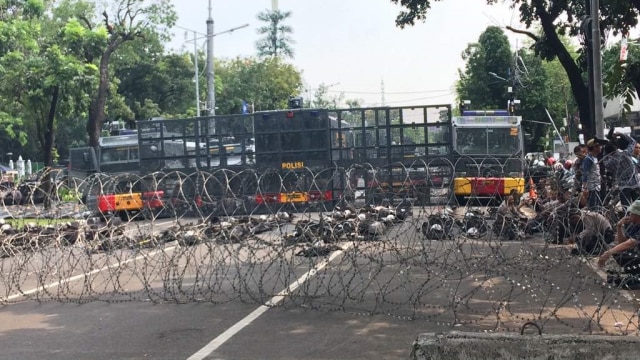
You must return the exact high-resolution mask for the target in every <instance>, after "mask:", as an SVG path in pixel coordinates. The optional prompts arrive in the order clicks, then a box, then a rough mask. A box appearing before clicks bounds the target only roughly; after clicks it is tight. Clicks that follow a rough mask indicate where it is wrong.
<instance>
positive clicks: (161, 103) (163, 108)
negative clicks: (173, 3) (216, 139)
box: [109, 35, 203, 120]
mask: <svg viewBox="0 0 640 360" xmlns="http://www.w3.org/2000/svg"><path fill="white" fill-rule="evenodd" d="M148 38H149V39H147V40H144V41H142V39H139V40H134V41H131V42H129V43H127V44H125V45H124V46H123V47H122V48H121V50H122V51H123V53H122V55H123V56H119V57H118V58H116V59H114V61H113V65H114V66H113V69H114V71H113V73H114V75H115V77H116V78H118V79H120V83H119V85H118V93H119V94H120V95H122V98H123V101H124V104H125V105H126V107H128V108H129V109H130V110H131V111H132V112H131V117H132V119H128V120H135V119H145V118H147V117H146V115H148V114H149V112H148V111H143V108H144V107H145V104H147V107H146V108H147V109H148V106H149V105H150V104H151V103H153V104H155V105H154V106H155V107H157V109H158V111H159V113H160V114H162V116H163V117H180V116H195V113H196V111H195V108H196V103H195V101H194V98H195V86H194V83H193V78H194V74H193V62H192V60H191V57H190V55H189V54H164V53H163V49H162V45H161V44H160V42H159V39H157V40H155V41H153V42H157V46H156V45H150V46H145V43H147V44H148V43H149V42H151V40H150V38H153V36H152V35H151V36H149V37H148ZM156 38H157V37H156ZM200 68H201V69H202V68H203V67H200ZM142 112H145V113H146V114H143V113H142ZM160 114H158V115H155V116H159V115H160ZM109 115H110V117H112V116H111V115H112V114H109Z"/></svg>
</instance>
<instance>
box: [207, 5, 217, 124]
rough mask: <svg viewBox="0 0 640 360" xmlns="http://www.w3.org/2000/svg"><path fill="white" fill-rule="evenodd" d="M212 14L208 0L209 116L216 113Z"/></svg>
mask: <svg viewBox="0 0 640 360" xmlns="http://www.w3.org/2000/svg"><path fill="white" fill-rule="evenodd" d="M213 61H214V59H213V16H212V14H211V0H209V18H208V19H207V111H208V115H209V116H213V115H215V114H216V89H215V80H214V76H215V74H214V64H213Z"/></svg>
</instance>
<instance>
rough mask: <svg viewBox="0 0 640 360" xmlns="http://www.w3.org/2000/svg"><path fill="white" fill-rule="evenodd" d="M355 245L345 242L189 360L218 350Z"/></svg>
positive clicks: (198, 359) (200, 358) (197, 359)
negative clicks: (340, 247) (339, 248)
mask: <svg viewBox="0 0 640 360" xmlns="http://www.w3.org/2000/svg"><path fill="white" fill-rule="evenodd" d="M352 246H353V243H351V242H349V243H346V244H344V246H343V247H342V249H341V250H337V251H334V252H333V253H332V254H331V256H329V258H328V259H325V260H323V261H321V262H320V263H318V264H317V265H316V266H315V267H314V268H313V269H311V270H309V271H307V272H306V273H305V274H304V275H302V276H301V277H300V278H298V280H296V281H295V282H293V283H292V284H291V285H289V287H288V288H286V289H284V290H282V291H281V292H279V293H278V294H277V295H276V296H274V297H272V298H271V299H270V300H269V301H267V303H266V304H265V305H260V307H258V308H257V309H255V310H254V311H253V312H251V313H250V314H249V315H247V316H245V317H244V318H243V319H242V320H240V321H238V322H237V323H235V324H234V325H233V326H231V327H230V328H229V329H227V330H226V331H225V332H223V333H222V334H220V335H218V337H216V338H215V339H213V340H211V342H210V343H208V344H207V345H205V347H203V348H202V349H200V350H198V351H197V352H196V353H195V354H193V355H191V356H190V357H189V358H188V359H187V360H203V359H204V358H205V357H207V356H209V355H211V353H213V352H214V351H216V350H217V349H218V348H219V347H220V346H222V345H223V344H224V343H225V342H227V341H228V340H229V339H231V337H233V336H234V335H235V334H237V333H239V332H240V330H242V329H244V328H245V327H247V326H249V325H250V324H251V323H252V322H253V321H254V320H256V319H257V318H258V317H260V315H262V314H264V313H265V312H266V311H267V310H269V308H270V307H271V306H275V305H277V304H279V303H280V302H281V301H282V300H283V299H284V298H285V296H287V295H289V294H290V293H292V292H294V291H295V290H296V289H297V288H298V287H300V285H302V284H304V283H305V282H306V281H307V280H309V279H310V278H312V277H313V276H314V275H315V274H316V273H317V272H318V271H320V270H322V269H324V268H325V267H326V266H327V265H329V263H330V262H331V261H333V259H335V258H336V257H338V256H340V255H342V254H343V253H344V252H345V251H346V250H347V249H349V248H350V247H352Z"/></svg>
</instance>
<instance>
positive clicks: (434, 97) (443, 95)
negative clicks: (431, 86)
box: [385, 92, 454, 105]
mask: <svg viewBox="0 0 640 360" xmlns="http://www.w3.org/2000/svg"><path fill="white" fill-rule="evenodd" d="M453 94H454V93H453V92H449V93H448V94H442V95H436V96H425V97H419V98H414V99H407V100H396V101H387V102H386V103H385V105H388V104H399V103H405V102H410V101H418V100H429V99H437V98H442V97H446V96H450V95H453Z"/></svg>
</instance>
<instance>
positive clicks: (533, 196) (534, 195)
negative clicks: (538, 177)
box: [529, 178, 538, 200]
mask: <svg viewBox="0 0 640 360" xmlns="http://www.w3.org/2000/svg"><path fill="white" fill-rule="evenodd" d="M535 187H536V184H534V183H533V179H532V178H529V199H533V200H536V199H537V198H538V193H537V192H536V188H535Z"/></svg>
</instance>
